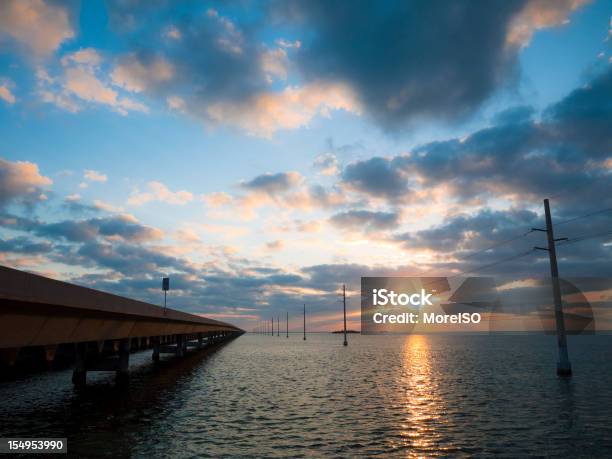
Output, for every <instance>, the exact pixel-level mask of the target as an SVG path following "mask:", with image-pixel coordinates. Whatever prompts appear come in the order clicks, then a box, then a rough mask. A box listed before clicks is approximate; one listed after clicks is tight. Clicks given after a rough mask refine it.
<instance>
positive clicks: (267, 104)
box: [206, 83, 360, 137]
mask: <svg viewBox="0 0 612 459" xmlns="http://www.w3.org/2000/svg"><path fill="white" fill-rule="evenodd" d="M332 110H345V111H347V112H354V113H359V110H360V109H359V104H358V103H357V101H356V100H355V98H354V97H353V94H352V92H351V90H350V88H348V87H346V86H343V85H338V84H318V83H317V84H311V85H308V86H303V87H287V88H285V89H284V90H283V91H282V92H261V93H257V94H255V95H253V96H252V97H250V98H249V99H247V100H243V101H239V102H235V101H232V102H227V101H223V102H217V103H213V104H211V105H209V106H208V108H207V109H206V115H207V117H208V118H209V119H210V120H212V121H214V122H215V123H227V124H230V125H234V126H237V127H239V128H242V129H244V130H245V131H246V132H248V133H249V134H252V135H256V136H261V137H271V136H272V134H273V133H275V132H276V131H278V130H283V129H296V128H300V127H303V126H307V125H308V123H310V121H311V120H312V119H313V118H314V117H315V116H317V115H322V116H329V115H330V112H331V111H332Z"/></svg>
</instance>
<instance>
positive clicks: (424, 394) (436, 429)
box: [397, 335, 446, 457]
mask: <svg viewBox="0 0 612 459" xmlns="http://www.w3.org/2000/svg"><path fill="white" fill-rule="evenodd" d="M432 339H433V338H432V337H431V336H424V335H410V336H407V337H406V339H405V341H404V347H403V350H402V353H403V360H402V364H403V365H402V371H401V373H400V380H399V381H398V382H397V383H398V386H399V387H400V388H401V389H400V391H401V393H403V398H402V400H401V403H402V405H403V414H404V419H403V422H402V423H401V433H400V435H401V437H402V438H403V443H404V446H405V447H407V450H406V453H407V454H406V455H407V457H425V456H431V455H433V454H436V455H437V454H444V452H445V450H446V448H445V445H441V444H440V441H439V440H440V438H441V434H440V427H441V425H443V424H444V423H445V416H444V414H445V411H446V406H445V403H444V400H443V399H442V398H441V397H440V395H439V387H438V382H439V379H438V378H437V377H436V355H435V350H434V349H432V345H431V340H432Z"/></svg>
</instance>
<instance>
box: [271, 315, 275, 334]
mask: <svg viewBox="0 0 612 459" xmlns="http://www.w3.org/2000/svg"><path fill="white" fill-rule="evenodd" d="M271 323H272V328H271V330H272V333H271V335H272V336H274V317H272V321H271Z"/></svg>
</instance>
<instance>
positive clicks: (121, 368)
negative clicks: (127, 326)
mask: <svg viewBox="0 0 612 459" xmlns="http://www.w3.org/2000/svg"><path fill="white" fill-rule="evenodd" d="M129 366H130V339H129V338H125V339H122V340H120V341H119V360H118V362H117V373H116V375H115V379H116V381H117V384H126V383H127V382H128V381H129V379H130V373H129Z"/></svg>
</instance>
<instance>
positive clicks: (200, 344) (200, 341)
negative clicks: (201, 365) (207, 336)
mask: <svg viewBox="0 0 612 459" xmlns="http://www.w3.org/2000/svg"><path fill="white" fill-rule="evenodd" d="M203 347H204V339H203V338H202V333H198V349H202V348H203Z"/></svg>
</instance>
